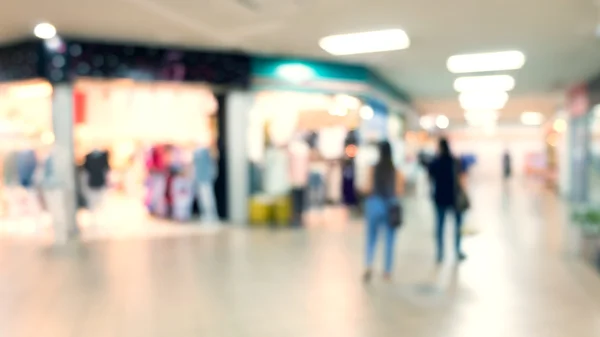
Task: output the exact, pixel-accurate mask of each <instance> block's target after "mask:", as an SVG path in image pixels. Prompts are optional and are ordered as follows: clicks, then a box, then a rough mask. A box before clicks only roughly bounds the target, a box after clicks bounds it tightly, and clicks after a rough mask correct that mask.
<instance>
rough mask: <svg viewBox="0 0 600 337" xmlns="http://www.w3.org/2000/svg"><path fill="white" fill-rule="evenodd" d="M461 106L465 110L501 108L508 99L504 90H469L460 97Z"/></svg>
mask: <svg viewBox="0 0 600 337" xmlns="http://www.w3.org/2000/svg"><path fill="white" fill-rule="evenodd" d="M458 100H459V101H460V106H461V107H462V108H463V109H465V110H500V109H502V108H504V106H505V105H506V102H507V101H508V94H507V93H506V92H504V91H489V92H486V91H483V92H479V91H467V92H463V93H461V94H460V96H459V97H458Z"/></svg>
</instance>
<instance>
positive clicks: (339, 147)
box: [317, 126, 348, 160]
mask: <svg viewBox="0 0 600 337" xmlns="http://www.w3.org/2000/svg"><path fill="white" fill-rule="evenodd" d="M347 133H348V132H347V130H346V129H345V128H344V127H343V126H336V127H328V128H324V129H322V130H321V131H320V132H319V138H318V142H317V147H318V149H319V153H321V156H323V158H325V159H329V160H333V159H341V158H342V157H343V156H344V149H345V146H344V142H345V141H346V135H347Z"/></svg>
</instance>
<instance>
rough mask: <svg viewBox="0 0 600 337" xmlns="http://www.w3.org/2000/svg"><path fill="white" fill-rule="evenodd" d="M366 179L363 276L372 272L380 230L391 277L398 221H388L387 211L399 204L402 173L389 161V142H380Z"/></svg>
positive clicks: (387, 270) (365, 277)
mask: <svg viewBox="0 0 600 337" xmlns="http://www.w3.org/2000/svg"><path fill="white" fill-rule="evenodd" d="M367 174H368V177H367V179H365V180H366V181H365V186H364V191H363V193H365V195H367V196H368V197H367V199H366V201H365V217H366V220H367V221H366V222H367V228H366V236H367V242H366V271H365V274H364V280H365V281H366V282H368V281H369V280H370V279H371V276H372V270H373V269H372V268H373V262H374V258H375V248H376V246H377V236H378V234H379V233H380V232H381V231H383V233H384V236H385V273H384V278H386V279H390V278H391V272H392V263H393V258H394V245H395V236H396V230H397V227H398V226H397V225H398V224H392V223H391V221H390V211H391V210H392V209H393V208H394V207H396V208H397V207H398V205H399V204H398V203H399V201H398V196H400V195H401V194H402V193H403V192H404V177H403V175H402V173H401V172H400V171H398V170H396V167H395V166H394V163H393V161H392V149H391V146H390V144H389V143H388V142H381V143H379V161H378V163H377V164H376V165H375V166H373V167H371V168H370V169H369V170H368V172H367Z"/></svg>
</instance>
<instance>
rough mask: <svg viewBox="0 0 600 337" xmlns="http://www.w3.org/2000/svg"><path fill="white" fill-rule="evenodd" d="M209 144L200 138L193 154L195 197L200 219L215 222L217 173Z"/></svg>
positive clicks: (216, 216)
mask: <svg viewBox="0 0 600 337" xmlns="http://www.w3.org/2000/svg"><path fill="white" fill-rule="evenodd" d="M209 143H210V141H209V139H208V137H204V138H201V139H200V140H199V141H198V144H197V148H196V150H195V151H194V154H193V164H194V165H193V166H194V180H195V182H196V193H197V194H196V195H197V197H198V201H199V206H200V208H201V218H202V220H203V221H207V222H211V221H216V220H218V218H219V215H218V214H217V203H216V199H215V191H214V182H215V180H216V179H217V175H218V171H217V167H216V165H217V164H216V160H215V158H214V157H215V156H214V155H213V153H211V148H210V145H209Z"/></svg>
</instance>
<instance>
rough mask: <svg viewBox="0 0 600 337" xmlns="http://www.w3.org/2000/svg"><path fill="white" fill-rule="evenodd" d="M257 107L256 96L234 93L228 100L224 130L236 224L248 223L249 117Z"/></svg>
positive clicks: (229, 194) (231, 214) (231, 207)
mask: <svg viewBox="0 0 600 337" xmlns="http://www.w3.org/2000/svg"><path fill="white" fill-rule="evenodd" d="M253 104H254V93H252V92H233V93H231V94H229V95H228V96H227V105H226V106H227V111H226V112H225V113H226V114H227V118H226V123H227V124H226V125H225V130H226V132H227V135H226V137H227V153H228V158H229V163H228V167H227V178H228V180H227V181H228V182H229V184H228V187H227V188H228V191H227V199H228V205H229V219H230V220H231V221H232V222H233V223H237V224H246V223H247V222H248V195H249V193H250V190H249V189H250V185H249V183H250V180H249V172H248V171H249V164H248V163H249V160H248V147H247V144H246V143H247V133H248V117H249V112H250V109H252V106H253Z"/></svg>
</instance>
